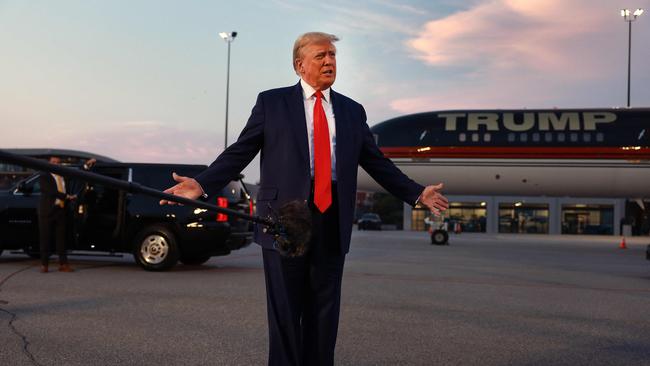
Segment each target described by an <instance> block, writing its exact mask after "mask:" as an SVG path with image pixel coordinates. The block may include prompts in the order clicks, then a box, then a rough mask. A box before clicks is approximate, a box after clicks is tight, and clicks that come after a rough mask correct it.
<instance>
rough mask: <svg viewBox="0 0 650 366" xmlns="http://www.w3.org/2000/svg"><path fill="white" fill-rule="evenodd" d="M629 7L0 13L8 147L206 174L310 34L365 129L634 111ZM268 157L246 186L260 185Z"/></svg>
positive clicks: (283, 79)
mask: <svg viewBox="0 0 650 366" xmlns="http://www.w3.org/2000/svg"><path fill="white" fill-rule="evenodd" d="M621 7H628V8H632V9H635V8H637V7H642V8H646V9H649V8H650V0H635V1H626V2H618V1H617V2H613V1H611V0H564V1H562V0H490V1H481V0H472V1H463V2H460V1H450V0H442V1H433V0H430V1H388V0H365V1H355V2H350V1H330V2H327V3H318V2H313V1H298V0H273V1H229V2H226V1H199V0H194V1H180V0H178V1H169V0H168V1H161V0H157V1H153V0H151V1H150V0H130V1H122V0H112V1H109V0H104V1H92V0H57V1H55V0H49V1H44V0H41V1H39V0H30V1H24V0H0V45H1V46H2V47H0V121H1V123H2V133H0V147H4V148H11V147H57V148H67V149H79V150H86V151H93V152H96V153H99V154H103V155H107V156H111V157H114V158H116V159H119V160H123V161H146V162H187V163H204V164H208V163H210V162H211V161H212V160H213V158H214V157H215V156H216V155H217V154H218V153H219V152H221V151H222V149H223V139H224V137H223V134H224V114H225V79H226V51H227V47H226V44H225V43H224V42H223V41H222V40H221V39H220V38H219V37H218V33H219V32H220V31H232V30H235V31H237V32H238V33H239V34H238V36H237V38H236V40H235V41H234V43H233V44H232V49H231V51H232V53H231V56H232V58H231V62H232V64H231V88H230V92H231V94H230V117H229V125H230V126H229V140H230V141H231V142H232V141H234V139H235V138H236V136H237V135H238V134H239V131H240V130H241V129H242V127H243V125H244V124H245V122H246V119H247V117H248V114H249V112H250V109H251V107H252V105H253V103H254V102H255V98H256V96H257V93H258V92H260V91H262V90H265V89H269V88H274V87H280V86H286V85H291V84H294V83H295V82H296V81H297V80H298V79H297V76H296V75H295V74H294V72H293V69H292V68H291V48H292V45H293V41H294V40H295V38H296V37H297V36H298V35H299V34H301V33H304V32H307V31H312V30H319V31H325V32H329V33H334V34H336V35H338V36H339V37H340V38H341V41H340V42H338V43H337V48H338V70H339V71H338V77H337V81H336V84H335V85H334V88H335V89H336V90H337V91H339V92H342V93H343V94H346V95H348V96H350V97H352V98H354V99H356V100H357V101H359V102H360V103H362V104H363V105H364V106H365V107H366V110H367V112H368V119H369V120H368V122H369V124H370V125H373V124H376V123H379V122H381V121H383V120H386V119H389V118H392V117H396V116H400V115H404V114H408V113H414V112H421V111H428V110H439V109H450V108H524V107H526V108H538V107H559V108H563V107H613V106H624V105H625V98H626V80H627V79H626V77H627V74H626V72H627V26H626V24H625V22H624V21H623V20H622V19H621V17H620V15H619V10H620V8H621ZM632 51H633V56H632V62H633V64H632V75H633V83H632V106H637V107H642V106H645V107H648V106H650V88H649V87H648V85H649V83H650V66H648V65H649V63H648V62H647V60H649V59H650V13H648V12H646V13H645V14H643V15H642V16H641V17H640V18H639V19H638V20H637V21H636V22H635V23H634V24H633V45H632ZM257 169H258V167H257V160H256V161H255V162H253V163H252V164H251V166H249V167H248V168H247V169H246V170H245V171H244V173H245V174H246V175H247V177H248V179H247V180H250V181H255V180H256V179H257V177H258V172H257Z"/></svg>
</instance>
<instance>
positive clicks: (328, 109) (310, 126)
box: [300, 79, 336, 181]
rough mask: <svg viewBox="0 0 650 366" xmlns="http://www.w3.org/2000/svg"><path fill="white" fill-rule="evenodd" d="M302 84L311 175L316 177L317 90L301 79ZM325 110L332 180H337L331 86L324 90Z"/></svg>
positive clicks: (322, 99)
mask: <svg viewBox="0 0 650 366" xmlns="http://www.w3.org/2000/svg"><path fill="white" fill-rule="evenodd" d="M300 85H301V86H302V100H303V103H304V105H305V121H307V141H308V142H309V166H310V168H311V176H312V177H314V104H315V103H316V95H314V94H315V93H316V90H315V89H314V88H312V87H311V85H309V84H307V83H306V82H305V81H304V80H303V79H300ZM322 93H323V98H321V101H322V104H323V110H324V111H325V117H326V118H327V129H328V130H329V134H330V154H331V160H332V181H336V123H335V120H334V109H333V108H332V100H331V99H330V88H327V89H325V90H322Z"/></svg>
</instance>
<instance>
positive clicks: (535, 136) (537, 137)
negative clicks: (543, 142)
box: [533, 132, 539, 142]
mask: <svg viewBox="0 0 650 366" xmlns="http://www.w3.org/2000/svg"><path fill="white" fill-rule="evenodd" d="M533 141H535V142H539V133H537V132H535V133H534V134H533Z"/></svg>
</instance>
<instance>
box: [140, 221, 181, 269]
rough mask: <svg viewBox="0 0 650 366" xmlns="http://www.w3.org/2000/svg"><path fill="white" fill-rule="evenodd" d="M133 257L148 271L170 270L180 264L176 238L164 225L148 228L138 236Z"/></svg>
mask: <svg viewBox="0 0 650 366" xmlns="http://www.w3.org/2000/svg"><path fill="white" fill-rule="evenodd" d="M133 256H134V257H135V260H136V262H138V264H139V265H140V266H141V267H142V268H144V269H146V270H147V271H164V270H167V269H170V268H172V267H173V266H174V265H175V264H176V262H178V245H177V244H176V238H175V236H174V234H173V233H172V232H171V231H169V229H167V228H166V227H164V226H162V225H151V226H148V227H146V228H144V229H143V230H142V231H140V232H139V233H138V235H136V237H135V248H134V252H133Z"/></svg>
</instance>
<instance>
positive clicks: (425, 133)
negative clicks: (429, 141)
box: [420, 130, 429, 141]
mask: <svg viewBox="0 0 650 366" xmlns="http://www.w3.org/2000/svg"><path fill="white" fill-rule="evenodd" d="M427 132H429V131H427V130H424V131H422V133H421V134H420V141H422V139H423V138H424V137H425V136H426V135H427Z"/></svg>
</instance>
